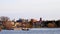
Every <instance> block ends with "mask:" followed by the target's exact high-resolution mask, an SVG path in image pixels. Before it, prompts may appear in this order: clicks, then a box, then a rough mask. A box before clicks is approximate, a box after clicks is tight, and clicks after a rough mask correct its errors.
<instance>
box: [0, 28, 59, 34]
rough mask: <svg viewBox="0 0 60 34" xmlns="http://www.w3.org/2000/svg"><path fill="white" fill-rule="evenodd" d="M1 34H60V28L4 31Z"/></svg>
mask: <svg viewBox="0 0 60 34" xmlns="http://www.w3.org/2000/svg"><path fill="white" fill-rule="evenodd" d="M0 34H60V28H32V29H30V30H29V31H23V30H2V31H1V32H0Z"/></svg>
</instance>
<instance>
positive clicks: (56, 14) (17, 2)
mask: <svg viewBox="0 0 60 34" xmlns="http://www.w3.org/2000/svg"><path fill="white" fill-rule="evenodd" d="M0 16H8V17H10V19H14V18H15V19H19V18H24V19H31V18H35V19H39V18H40V17H42V19H44V20H57V19H60V0H0Z"/></svg>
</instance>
